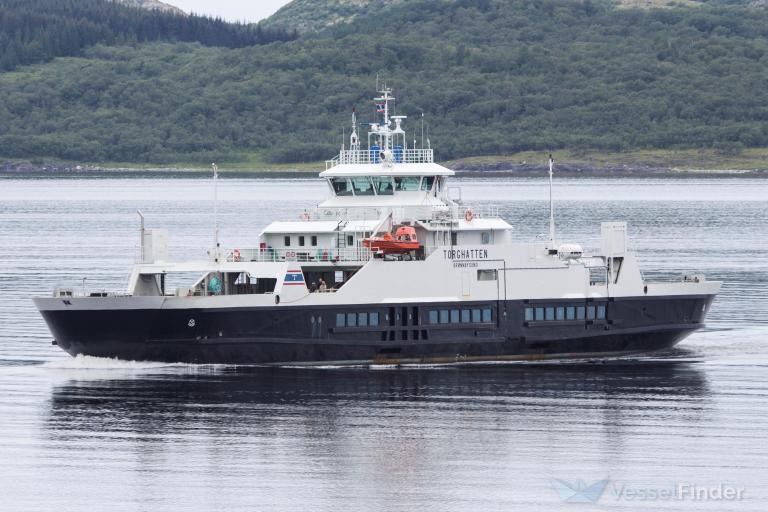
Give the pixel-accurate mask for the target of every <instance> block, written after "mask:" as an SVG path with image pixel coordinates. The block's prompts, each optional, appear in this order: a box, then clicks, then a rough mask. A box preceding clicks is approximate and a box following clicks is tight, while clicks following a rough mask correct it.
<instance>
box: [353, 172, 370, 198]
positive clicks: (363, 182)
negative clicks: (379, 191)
mask: <svg viewBox="0 0 768 512" xmlns="http://www.w3.org/2000/svg"><path fill="white" fill-rule="evenodd" d="M352 189H353V190H354V191H355V195H356V196H372V195H373V184H371V180H370V179H368V178H367V177H365V176H359V177H354V178H352Z"/></svg>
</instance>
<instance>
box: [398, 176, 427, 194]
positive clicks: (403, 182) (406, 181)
mask: <svg viewBox="0 0 768 512" xmlns="http://www.w3.org/2000/svg"><path fill="white" fill-rule="evenodd" d="M420 182H421V178H419V177H417V176H402V177H396V178H395V190H397V191H398V192H413V191H415V190H419V183H420Z"/></svg>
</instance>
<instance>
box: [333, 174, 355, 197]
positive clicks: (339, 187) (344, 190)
mask: <svg viewBox="0 0 768 512" xmlns="http://www.w3.org/2000/svg"><path fill="white" fill-rule="evenodd" d="M331 187H333V191H334V193H335V194H336V195H337V196H351V195H352V182H351V181H350V180H349V179H347V178H331Z"/></svg>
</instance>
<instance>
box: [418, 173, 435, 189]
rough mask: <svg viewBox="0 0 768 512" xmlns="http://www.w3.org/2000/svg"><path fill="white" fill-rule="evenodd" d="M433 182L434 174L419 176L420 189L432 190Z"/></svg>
mask: <svg viewBox="0 0 768 512" xmlns="http://www.w3.org/2000/svg"><path fill="white" fill-rule="evenodd" d="M434 184H435V177H434V176H425V177H423V178H421V190H424V191H426V192H429V191H430V190H432V185H434Z"/></svg>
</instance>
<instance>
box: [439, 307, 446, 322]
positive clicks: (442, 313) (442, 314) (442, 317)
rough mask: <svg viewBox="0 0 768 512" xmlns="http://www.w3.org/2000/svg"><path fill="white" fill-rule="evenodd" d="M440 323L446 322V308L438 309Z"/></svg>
mask: <svg viewBox="0 0 768 512" xmlns="http://www.w3.org/2000/svg"><path fill="white" fill-rule="evenodd" d="M440 323H441V324H447V323H448V310H447V309H441V310H440Z"/></svg>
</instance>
